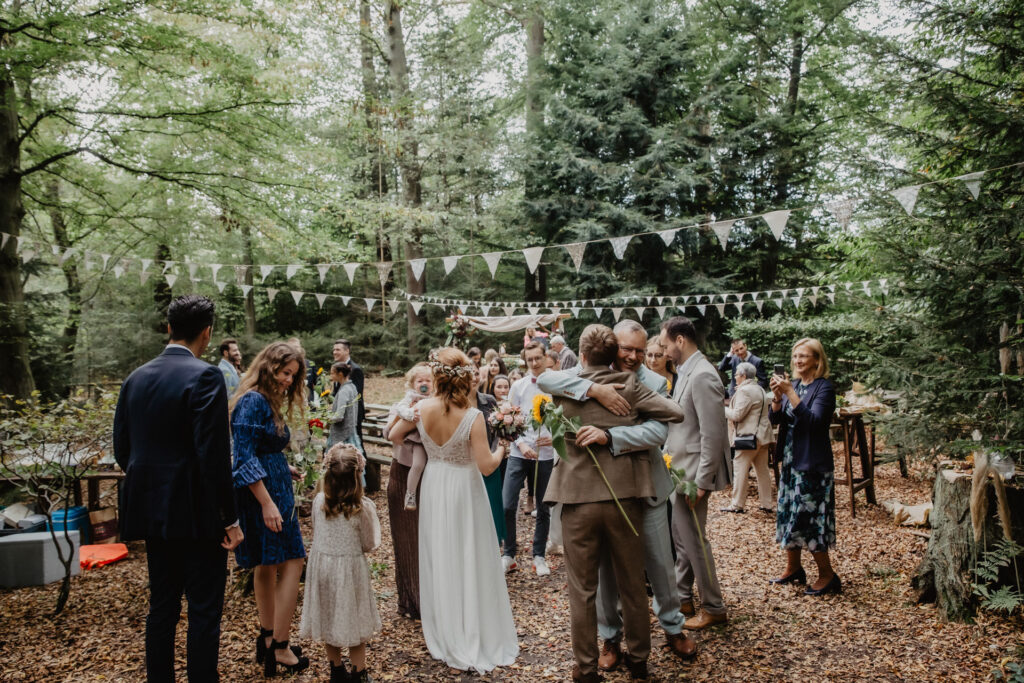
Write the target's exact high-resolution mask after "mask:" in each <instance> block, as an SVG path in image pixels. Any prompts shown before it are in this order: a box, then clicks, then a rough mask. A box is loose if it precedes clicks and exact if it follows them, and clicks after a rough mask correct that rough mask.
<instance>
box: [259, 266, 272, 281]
mask: <svg viewBox="0 0 1024 683" xmlns="http://www.w3.org/2000/svg"><path fill="white" fill-rule="evenodd" d="M273 270H274V266H260V282H266V281H267V276H268V275H270V273H271V272H272V271H273Z"/></svg>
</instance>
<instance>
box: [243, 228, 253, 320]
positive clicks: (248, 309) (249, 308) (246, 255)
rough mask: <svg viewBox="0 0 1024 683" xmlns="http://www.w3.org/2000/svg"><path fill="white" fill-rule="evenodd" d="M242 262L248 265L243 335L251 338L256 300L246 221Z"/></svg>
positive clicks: (245, 277) (250, 234) (250, 244)
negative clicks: (247, 289)
mask: <svg viewBox="0 0 1024 683" xmlns="http://www.w3.org/2000/svg"><path fill="white" fill-rule="evenodd" d="M242 264H243V265H246V266H248V268H246V269H245V275H244V276H243V278H244V279H243V282H244V284H247V285H249V293H248V294H246V295H245V302H244V304H245V336H246V338H248V339H252V338H253V337H254V336H255V335H256V301H255V299H253V291H252V282H253V279H252V269H253V268H255V266H254V265H253V257H252V228H251V227H249V223H248V222H243V223H242Z"/></svg>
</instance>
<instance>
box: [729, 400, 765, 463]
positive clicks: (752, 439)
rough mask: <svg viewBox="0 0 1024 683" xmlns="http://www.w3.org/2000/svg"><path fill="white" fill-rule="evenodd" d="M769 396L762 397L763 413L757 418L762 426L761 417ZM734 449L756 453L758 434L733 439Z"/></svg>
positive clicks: (762, 412) (738, 436)
mask: <svg viewBox="0 0 1024 683" xmlns="http://www.w3.org/2000/svg"><path fill="white" fill-rule="evenodd" d="M767 398H768V396H767V394H764V393H763V390H762V395H761V412H760V413H758V416H757V424H761V417H762V416H763V415H764V407H765V405H766V404H767V401H766V399H767ZM732 447H733V448H734V449H736V450H737V451H756V450H757V435H756V434H737V435H736V437H735V438H734V439H733V442H732Z"/></svg>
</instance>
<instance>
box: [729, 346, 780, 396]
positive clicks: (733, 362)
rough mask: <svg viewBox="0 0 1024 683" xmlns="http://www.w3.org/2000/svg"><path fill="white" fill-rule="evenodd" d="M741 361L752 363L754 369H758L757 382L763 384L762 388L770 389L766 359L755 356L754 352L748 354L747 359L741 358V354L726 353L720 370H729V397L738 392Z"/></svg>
mask: <svg viewBox="0 0 1024 683" xmlns="http://www.w3.org/2000/svg"><path fill="white" fill-rule="evenodd" d="M740 363H751V364H753V366H754V369H755V370H757V383H758V384H760V385H761V388H762V389H764V390H765V391H768V375H767V374H765V369H764V361H763V360H761V359H760V358H758V357H757V356H755V355H754V354H752V353H748V354H747V359H746V360H740V357H739V356H730V355H729V354H725V356H724V357H723V358H722V362H721V363H719V364H718V371H719V372H725V371H726V370H728V371H729V379H730V380H731V381H730V382H729V397H730V398H731V397H732V395H733V394H735V393H736V366H737V365H739V364H740Z"/></svg>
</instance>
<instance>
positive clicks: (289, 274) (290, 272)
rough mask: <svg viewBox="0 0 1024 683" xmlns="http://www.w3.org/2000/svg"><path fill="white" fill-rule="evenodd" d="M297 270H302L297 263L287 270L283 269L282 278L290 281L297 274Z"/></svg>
mask: <svg viewBox="0 0 1024 683" xmlns="http://www.w3.org/2000/svg"><path fill="white" fill-rule="evenodd" d="M299 268H302V266H300V265H298V264H297V263H293V264H291V265H289V266H288V267H287V268H285V269H284V276H285V277H286V278H287V279H289V280H291V279H292V278H293V277H295V273H297V272H299Z"/></svg>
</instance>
